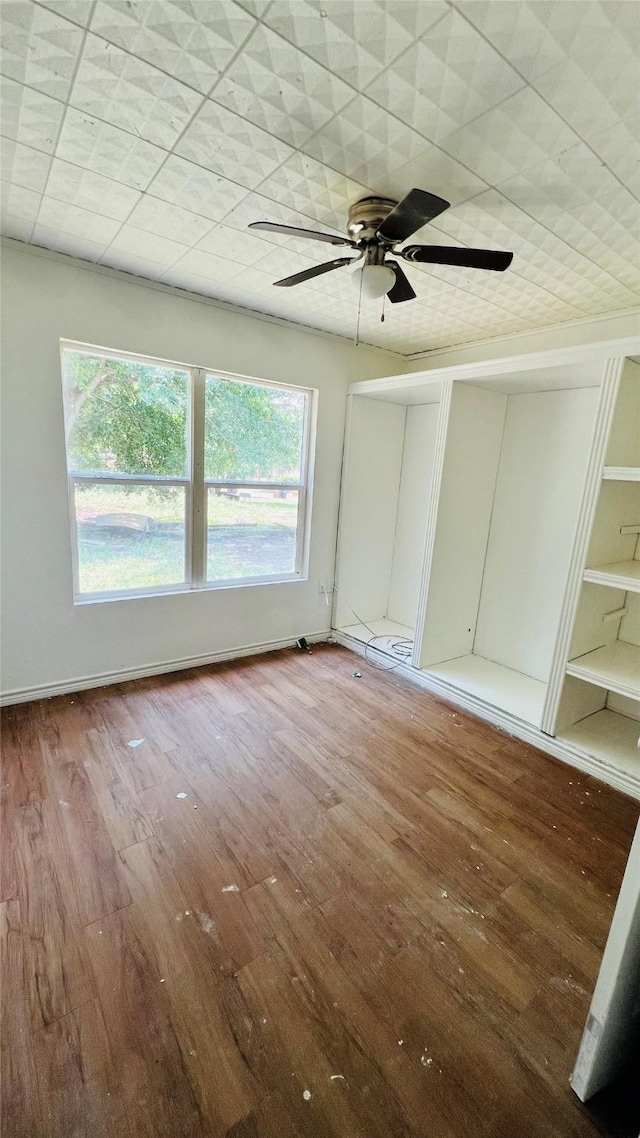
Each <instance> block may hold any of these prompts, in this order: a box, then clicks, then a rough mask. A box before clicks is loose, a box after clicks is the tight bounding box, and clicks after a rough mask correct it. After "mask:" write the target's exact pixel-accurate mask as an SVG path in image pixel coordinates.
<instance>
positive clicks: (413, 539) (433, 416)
mask: <svg viewBox="0 0 640 1138" xmlns="http://www.w3.org/2000/svg"><path fill="white" fill-rule="evenodd" d="M439 413H440V404H439V403H426V404H425V405H424V406H417V407H407V421H406V426H405V432H404V450H403V454H402V476H401V479H400V494H399V496H398V515H397V520H396V533H395V541H394V546H393V568H392V570H391V584H390V587H389V604H388V608H387V616H388V617H389V620H395V621H397V622H398V624H405V625H407V627H408V628H415V624H416V615H417V611H418V600H419V596H420V584H421V581H422V568H423V563H424V543H425V537H426V533H427V516H428V503H429V492H430V490H431V478H432V475H433V461H434V457H435V444H436V430H437V427H438V415H439Z"/></svg>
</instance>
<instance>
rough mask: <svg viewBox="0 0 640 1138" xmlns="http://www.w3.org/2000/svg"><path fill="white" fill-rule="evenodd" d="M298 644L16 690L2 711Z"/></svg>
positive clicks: (0, 702)
mask: <svg viewBox="0 0 640 1138" xmlns="http://www.w3.org/2000/svg"><path fill="white" fill-rule="evenodd" d="M330 635H331V633H330V631H329V630H328V629H326V630H325V631H323V632H313V633H307V634H306V635H305V640H307V641H308V642H309V644H317V643H319V642H320V641H323V640H328V639H329V637H330ZM295 643H296V638H295V637H287V638H286V639H285V640H271V641H268V642H267V643H265V644H245V645H244V646H243V647H241V648H230V649H229V650H228V651H226V652H211V653H208V654H207V655H205V656H185V657H184V658H183V659H181V660H163V661H162V662H161V663H158V664H143V665H141V666H140V667H136V668H121V669H120V670H119V671H117V672H101V673H99V674H97V675H93V676H78V677H76V678H75V679H71V680H62V681H59V682H58V683H52V684H41V685H40V686H38V687H32V688H16V689H14V690H13V691H7V692H3V693H2V694H1V695H0V707H8V706H11V705H12V704H15V703H28V702H31V701H32V700H35V699H51V697H52V696H54V695H71V694H72V693H73V692H77V691H86V690H88V689H89V688H101V687H105V686H106V685H107V684H121V683H125V682H126V681H127V680H142V679H145V678H146V677H147V676H161V675H164V673H165V672H180V671H182V670H183V669H184V668H200V667H203V666H204V665H205V664H220V663H222V662H223V661H224V660H239V659H241V658H242V657H243V656H257V655H259V654H260V653H261V652H274V651H276V650H277V649H278V648H292V647H293V645H294V644H295Z"/></svg>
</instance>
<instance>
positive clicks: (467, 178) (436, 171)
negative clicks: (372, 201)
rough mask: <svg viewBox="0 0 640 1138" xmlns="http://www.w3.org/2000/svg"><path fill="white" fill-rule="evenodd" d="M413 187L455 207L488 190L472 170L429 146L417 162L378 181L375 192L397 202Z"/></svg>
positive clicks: (438, 149) (410, 163)
mask: <svg viewBox="0 0 640 1138" xmlns="http://www.w3.org/2000/svg"><path fill="white" fill-rule="evenodd" d="M414 186H417V187H418V188H420V189H423V190H429V192H430V193H432V194H438V196H439V197H441V198H444V199H445V201H448V202H452V203H453V204H454V205H455V204H456V203H457V202H461V201H465V200H466V199H467V198H471V197H473V196H474V194H479V193H482V191H483V190H485V189H486V188H487V185H486V182H484V181H483V180H482V179H481V178H478V177H477V175H476V174H474V173H473V172H472V171H471V170H468V169H467V168H466V167H465V166H463V165H462V164H461V163H460V162H457V161H456V159H455V158H452V157H451V155H449V154H445V152H444V150H440V148H439V147H438V146H433V145H431V144H430V143H428V142H425V144H424V149H423V150H422V152H421V154H419V155H418V157H417V158H414V159H412V161H410V162H407V163H406V164H405V165H404V166H399V167H398V168H397V169H396V170H394V171H393V172H392V173H389V174H387V175H386V176H385V177H382V178H379V179H378V181H377V183H376V186H375V190H376V193H379V194H387V195H388V196H389V197H391V198H395V199H396V200H398V201H399V200H400V198H402V197H404V195H405V194H407V193H408V192H409V190H411V189H413V187H414Z"/></svg>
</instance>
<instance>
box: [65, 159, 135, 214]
mask: <svg viewBox="0 0 640 1138" xmlns="http://www.w3.org/2000/svg"><path fill="white" fill-rule="evenodd" d="M47 195H48V196H49V197H52V198H57V199H58V200H59V201H63V202H69V204H70V205H75V206H78V207H80V208H82V209H89V210H93V212H94V213H101V214H103V216H104V217H110V218H114V219H115V220H116V221H124V220H125V218H126V217H128V216H129V214H130V213H131V210H132V209H133V207H134V205H135V204H136V202H138V201H139V200H140V191H139V190H133V189H132V188H131V186H123V184H122V183H121V182H115V181H114V180H113V179H112V178H106V177H105V176H104V175H103V174H94V173H93V172H92V171H91V170H82V169H81V168H80V167H79V166H72V165H71V163H70V162H63V161H62V160H61V159H60V158H54V160H53V162H52V163H51V170H50V173H49V181H48V182H47Z"/></svg>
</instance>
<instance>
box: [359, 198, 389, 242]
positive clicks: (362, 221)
mask: <svg viewBox="0 0 640 1138" xmlns="http://www.w3.org/2000/svg"><path fill="white" fill-rule="evenodd" d="M397 204H398V203H397V202H395V201H393V200H392V199H391V198H379V197H370V198H360V201H357V202H354V204H353V205H352V206H351V208H350V209H349V220H348V222H347V233H348V234H349V237H350V238H351V240H352V241H373V240H376V241H380V240H381V238H379V237H378V238H377V237H376V230H377V229H378V227H379V226H380V225H382V222H383V221H384V220H385V218H386V217H388V215H389V214H390V213H391V210H392V209H394V207H395V206H396V205H397Z"/></svg>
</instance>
